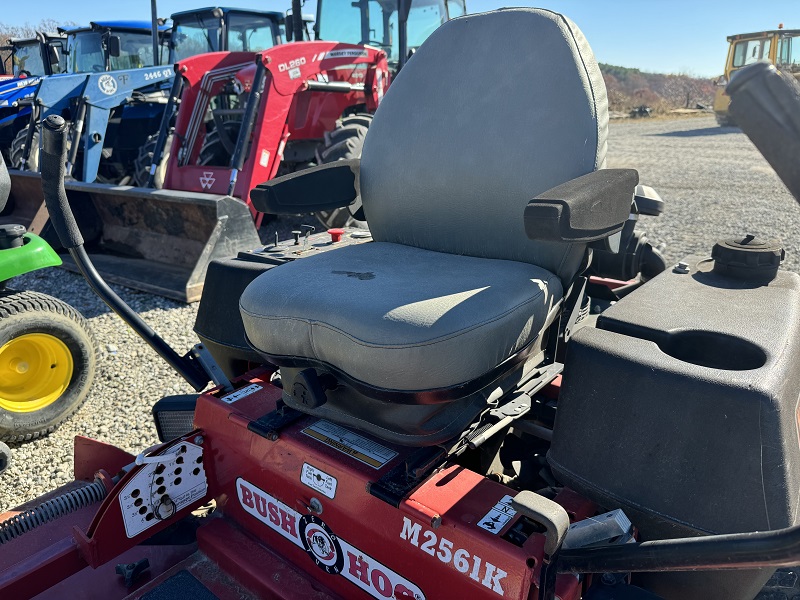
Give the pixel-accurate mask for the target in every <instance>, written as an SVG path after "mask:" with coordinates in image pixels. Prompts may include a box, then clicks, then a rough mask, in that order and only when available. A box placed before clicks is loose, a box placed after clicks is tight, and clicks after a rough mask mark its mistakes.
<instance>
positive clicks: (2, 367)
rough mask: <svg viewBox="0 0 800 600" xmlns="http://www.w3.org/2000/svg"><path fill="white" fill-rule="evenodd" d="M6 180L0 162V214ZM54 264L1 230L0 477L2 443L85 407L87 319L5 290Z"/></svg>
mask: <svg viewBox="0 0 800 600" xmlns="http://www.w3.org/2000/svg"><path fill="white" fill-rule="evenodd" d="M10 189H11V180H10V178H9V175H8V171H7V169H6V166H5V163H4V162H3V160H2V158H0V211H2V209H3V207H4V206H5V203H6V201H7V199H8V195H9V191H10ZM60 264H61V259H60V258H59V257H58V255H57V254H56V253H55V252H54V251H53V249H52V248H51V247H50V246H49V245H48V244H47V242H45V241H44V240H43V239H42V238H40V237H39V236H37V235H34V234H32V233H27V232H26V231H25V228H24V227H23V226H22V225H0V473H2V471H4V470H5V469H6V468H7V467H8V464H9V460H10V451H9V449H8V446H6V444H5V443H4V442H24V441H27V440H32V439H35V438H38V437H40V436H42V435H46V434H48V433H51V432H52V431H53V430H54V429H55V428H56V427H58V425H59V424H60V423H61V422H62V421H64V420H65V419H66V418H67V417H69V416H70V415H71V414H72V413H74V412H75V411H76V410H77V409H78V408H79V407H80V406H81V405H82V404H83V403H84V401H85V400H86V397H87V396H88V394H89V388H90V387H91V385H92V380H93V379H94V374H95V368H96V364H97V353H96V343H95V341H94V338H93V336H92V334H91V332H90V330H89V327H88V324H87V322H86V320H85V319H84V318H83V316H81V314H80V313H79V312H78V311H77V310H75V309H74V308H73V307H72V306H70V305H69V304H66V303H64V302H62V301H61V300H58V299H57V298H53V297H52V296H48V295H46V294H41V293H39V292H33V291H24V290H15V289H11V288H9V287H7V283H8V282H9V280H11V279H12V278H13V277H17V276H19V275H24V274H25V273H30V272H31V271H35V270H37V269H43V268H46V267H54V266H57V265H60Z"/></svg>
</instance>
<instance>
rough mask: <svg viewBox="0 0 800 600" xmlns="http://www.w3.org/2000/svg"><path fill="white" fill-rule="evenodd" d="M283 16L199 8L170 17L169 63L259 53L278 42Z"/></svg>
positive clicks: (274, 12)
mask: <svg viewBox="0 0 800 600" xmlns="http://www.w3.org/2000/svg"><path fill="white" fill-rule="evenodd" d="M283 21H284V18H283V14H282V13H280V12H276V11H262V10H243V9H238V8H218V7H214V8H201V9H197V10H188V11H184V12H179V13H175V14H173V15H172V37H171V42H170V63H176V62H178V61H180V60H183V59H185V58H189V57H190V56H196V55H198V54H205V53H206V52H237V51H240V52H260V51H262V50H267V49H268V48H272V47H273V46H276V45H277V44H279V43H280V42H281V25H282V24H283Z"/></svg>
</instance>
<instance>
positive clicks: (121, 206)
mask: <svg viewBox="0 0 800 600" xmlns="http://www.w3.org/2000/svg"><path fill="white" fill-rule="evenodd" d="M11 175H12V185H11V190H12V192H11V195H12V198H13V200H14V202H15V207H19V208H15V209H14V210H13V212H12V213H11V215H9V216H7V217H0V220H7V219H10V220H13V221H14V222H21V223H22V224H23V225H26V226H30V228H31V230H33V231H35V232H38V233H40V234H41V235H42V236H43V237H45V239H47V240H48V241H51V242H53V243H55V240H54V239H53V238H54V236H53V235H52V234H51V233H50V232H49V226H48V225H47V213H46V209H45V208H44V205H43V203H42V201H43V197H42V188H41V179H40V177H39V174H38V173H27V172H24V173H23V172H20V171H12V173H11ZM65 187H66V190H67V196H68V197H69V201H70V205H71V206H72V209H73V212H74V213H75V216H76V219H77V221H78V225H79V226H80V227H81V230H82V232H84V238H85V240H86V242H87V250H88V252H89V255H90V256H91V258H92V260H93V261H94V264H95V267H97V270H98V271H99V272H100V274H101V275H102V276H103V277H105V278H106V279H107V280H108V281H111V282H113V283H118V284H120V285H124V286H127V287H131V288H134V289H137V290H143V291H146V292H150V293H152V294H158V295H160V296H165V297H167V298H174V299H175V300H180V301H182V302H196V301H198V300H199V299H200V296H201V294H202V292H203V281H204V280H205V276H206V270H207V268H208V263H209V262H210V261H212V260H214V259H219V258H231V257H234V256H236V255H237V254H238V253H239V252H240V251H244V250H252V249H254V248H257V247H259V246H260V242H259V238H258V233H257V232H256V228H255V225H254V223H253V218H252V216H251V214H250V210H249V209H248V207H247V205H246V204H245V203H244V202H242V201H241V200H238V199H236V198H232V197H230V196H224V195H218V194H201V193H196V192H184V191H175V190H152V189H145V188H134V187H129V186H111V185H105V184H99V183H83V182H79V181H72V182H68V183H66V186H65ZM37 211H38V214H37ZM63 258H64V265H63V266H64V268H67V269H70V270H76V267H75V264H74V263H73V262H72V260H71V259H70V258H69V257H67V256H65V257H63Z"/></svg>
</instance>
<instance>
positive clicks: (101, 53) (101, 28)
mask: <svg viewBox="0 0 800 600" xmlns="http://www.w3.org/2000/svg"><path fill="white" fill-rule="evenodd" d="M59 31H60V32H62V33H64V34H66V36H67V50H66V52H67V56H68V60H67V72H68V73H102V72H103V71H120V70H123V69H140V68H142V67H152V66H154V65H156V64H166V62H167V55H168V44H167V41H168V37H169V27H167V26H164V25H161V26H159V28H158V32H159V39H160V42H161V46H160V48H161V49H160V51H159V54H160V56H159V57H158V61H157V62H156V61H155V60H153V39H152V33H151V32H152V27H151V24H150V22H147V21H103V22H92V23H90V24H89V27H75V28H68V29H62V28H59Z"/></svg>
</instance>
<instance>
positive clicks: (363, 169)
mask: <svg viewBox="0 0 800 600" xmlns="http://www.w3.org/2000/svg"><path fill="white" fill-rule="evenodd" d="M475 49H479V50H480V52H474V50H475ZM508 56H516V57H518V64H517V65H516V69H515V70H514V71H508V70H506V71H496V72H495V77H493V78H492V79H491V80H488V79H485V78H483V79H482V78H480V77H476V76H475V75H477V74H481V73H486V72H487V71H488V70H489V69H491V68H492V66H493V65H496V64H499V63H500V62H502V60H504V59H505V58H506V57H508ZM542 57H546V58H547V60H542ZM444 67H446V68H444ZM432 80H435V81H437V82H438V83H439V84H440V88H439V89H438V92H439V93H437V94H435V95H429V101H428V102H426V103H417V102H414V99H415V98H418V97H420V95H423V94H425V93H426V92H428V91H429V87H428V86H429V85H430V82H431V81H432ZM728 89H729V93H730V94H731V97H732V98H733V102H732V105H731V106H732V110H733V111H734V113H735V114H736V116H737V119H739V121H740V123H741V124H742V126H743V128H744V130H745V131H746V132H747V133H748V134H749V135H750V137H751V139H753V141H754V143H755V144H756V145H757V147H759V149H761V150H762V152H763V153H764V155H765V157H766V158H767V159H768V161H769V162H770V164H772V165H773V167H774V168H775V169H776V171H777V172H778V174H779V175H780V177H781V178H782V179H783V180H784V182H785V183H786V184H787V187H789V189H790V190H791V191H792V192H793V194H794V195H795V196H796V197H797V199H798V200H799V201H800V180H799V179H798V176H797V169H796V168H795V164H794V162H792V161H791V156H796V153H797V152H800V127H798V126H797V119H796V115H797V114H798V112H800V107H798V103H800V101H799V100H798V98H800V86H798V84H797V83H796V82H795V81H794V80H793V78H791V77H788V76H785V75H782V74H780V73H779V72H778V71H776V70H775V69H774V67H772V66H770V65H765V64H758V65H754V66H752V67H749V68H748V69H745V70H743V71H742V73H741V74H739V75H737V77H736V78H734V80H733V81H732V82H731V84H730V86H729V88H728ZM764 90H768V92H765V91H764ZM468 91H469V92H471V93H469V94H468V93H467V92H468ZM453 106H458V108H459V110H457V111H456V110H452V107H453ZM489 108H491V109H493V110H497V111H500V112H502V113H503V114H513V115H514V116H515V118H514V119H507V120H500V121H493V122H491V123H489V122H487V121H486V120H485V119H483V120H482V119H481V118H480V117H481V116H483V115H485V114H486V111H487V109H489ZM448 109H449V110H448ZM607 114H608V106H607V100H606V94H605V88H604V83H603V79H602V76H601V75H600V71H599V69H598V68H597V63H596V61H595V59H594V57H593V55H592V52H591V49H590V48H589V46H588V43H587V41H586V40H585V38H584V37H583V35H582V33H581V31H580V30H579V29H578V27H577V26H576V25H575V24H574V23H573V22H572V21H570V20H569V19H567V18H566V17H564V16H562V15H560V14H557V13H553V12H551V11H547V10H541V9H529V8H525V9H503V10H499V11H493V12H488V13H484V14H480V15H470V16H468V17H465V18H459V19H454V20H452V21H450V22H449V23H447V24H446V25H444V26H443V27H442V28H441V29H439V30H438V31H437V32H435V33H434V34H433V35H432V36H431V37H430V38H429V39H428V40H426V41H425V42H424V43H423V44H422V45H421V46H420V47H419V49H418V50H417V52H416V54H415V57H414V59H413V60H411V61H409V62H408V63H407V64H406V65H405V66H404V67H403V73H402V75H401V76H400V77H398V78H397V79H396V80H395V82H394V84H393V86H392V88H391V89H390V90H389V92H388V93H387V95H386V97H385V99H384V100H383V102H382V105H381V108H380V110H379V111H377V113H376V115H375V121H374V124H373V126H372V127H371V128H370V132H369V134H368V137H367V140H366V142H365V144H364V151H363V154H362V157H361V159H357V160H348V161H339V162H337V163H333V164H328V165H321V166H316V167H312V168H309V169H306V170H303V171H301V172H298V173H292V174H289V175H285V176H282V177H277V178H275V179H273V180H271V181H268V182H265V183H263V184H261V185H259V186H258V188H257V189H256V190H254V191H253V193H252V194H251V201H252V202H253V204H254V206H255V208H256V209H258V210H259V211H260V212H274V213H281V214H291V213H296V212H305V211H313V210H327V209H331V208H332V207H341V206H346V205H349V204H352V203H353V202H355V200H356V197H359V196H360V198H361V202H362V204H363V209H364V212H365V214H366V216H367V218H368V219H369V222H370V234H368V235H365V233H364V232H363V231H352V230H351V231H344V232H334V233H332V234H331V238H330V239H329V240H323V239H322V237H321V236H320V234H318V235H317V236H315V237H314V239H309V240H307V242H306V243H302V244H301V243H300V242H299V241H298V244H293V243H291V242H289V243H288V244H277V245H276V246H274V247H271V248H264V249H263V250H259V251H258V252H254V253H250V254H249V255H247V256H241V257H238V258H237V259H235V260H229V261H225V262H224V263H222V264H220V266H219V272H220V273H221V274H222V278H221V279H220V280H219V281H218V284H217V285H215V286H213V290H214V294H213V295H212V294H207V295H205V296H204V297H203V300H202V302H201V310H200V311H199V312H198V322H197V325H196V327H197V328H198V330H199V329H201V328H202V329H204V330H206V331H208V326H209V325H212V326H213V327H214V328H216V329H217V331H223V332H226V333H227V334H228V336H229V337H230V340H231V341H230V343H227V344H226V346H227V348H226V349H225V350H226V351H227V352H228V353H229V355H230V356H237V355H238V357H239V358H241V360H239V361H238V362H229V363H228V365H229V366H230V367H231V368H229V369H222V368H221V365H220V360H219V359H220V358H221V356H222V355H220V354H217V353H215V352H214V351H212V348H210V347H206V346H205V345H204V344H199V345H198V346H196V347H195V348H194V349H193V350H192V351H190V352H189V353H187V354H185V355H181V354H179V353H177V352H175V351H174V350H173V349H171V348H170V347H169V346H168V345H167V344H166V343H165V342H164V341H163V339H161V338H160V337H159V336H158V335H157V334H156V333H155V332H154V331H153V330H152V329H150V328H149V327H148V326H147V325H146V324H145V323H144V322H143V321H142V320H141V318H140V317H139V316H138V315H137V314H136V313H134V312H133V311H132V310H131V309H130V308H129V307H128V306H127V305H125V304H124V303H123V302H122V301H121V300H120V299H119V298H118V297H117V296H116V295H115V294H114V293H113V291H112V290H110V289H109V288H108V286H107V285H106V284H105V282H104V281H103V279H102V278H101V277H100V276H99V275H98V273H97V270H96V269H95V268H94V267H93V265H92V260H91V258H90V257H89V255H88V254H87V252H86V250H85V248H84V245H83V242H84V240H83V238H82V236H81V231H80V228H79V226H78V224H77V223H76V221H75V219H74V217H73V215H72V212H71V210H70V202H69V200H68V198H67V194H66V191H65V190H64V185H63V180H64V164H65V160H64V158H65V156H66V152H67V144H66V125H65V123H64V121H63V119H60V118H59V117H56V116H51V117H49V118H48V119H47V120H46V122H45V123H44V130H43V132H44V136H43V155H42V157H43V171H44V175H45V176H44V179H43V184H44V191H45V199H46V201H47V203H48V208H49V210H50V212H51V215H52V218H53V225H54V228H55V229H56V230H57V232H58V234H59V238H60V239H61V241H62V244H63V246H64V247H65V248H67V249H68V250H69V252H70V254H71V256H72V257H73V260H75V262H76V263H77V264H78V265H80V267H81V271H82V273H83V274H84V276H85V278H86V280H87V282H88V283H89V285H90V286H91V287H92V288H93V289H94V290H95V291H96V292H97V293H98V295H99V296H100V297H101V298H103V300H104V301H105V302H106V303H107V304H108V305H109V306H110V307H111V308H112V309H113V310H114V311H115V312H116V313H117V314H118V315H119V316H120V317H121V318H122V319H123V320H124V321H125V322H126V323H127V324H128V325H130V326H131V327H132V328H133V330H134V331H135V332H136V333H137V334H139V335H140V336H141V337H142V338H143V339H144V340H146V341H147V342H148V343H149V344H150V345H151V347H152V348H153V349H154V350H155V351H156V352H157V353H158V354H159V356H161V357H162V358H163V359H164V360H166V361H167V362H168V363H169V364H170V365H171V367H172V368H173V369H174V370H175V372H176V373H177V374H178V375H179V376H181V377H183V378H184V379H185V380H186V381H187V382H189V383H190V384H191V385H192V386H193V387H194V389H195V390H197V391H198V394H199V395H197V396H193V397H182V398H178V397H170V398H165V399H162V400H161V401H159V402H158V403H157V404H156V406H155V407H154V416H155V418H156V421H157V423H159V424H160V425H159V432H160V433H161V435H162V437H161V439H162V442H161V443H160V444H157V445H155V446H153V447H151V448H149V449H147V450H146V451H144V452H142V453H141V454H139V455H138V456H133V455H131V454H128V453H126V452H125V451H123V450H121V449H119V448H115V447H113V446H110V445H108V444H103V443H100V442H95V441H92V440H90V439H87V438H83V437H78V438H76V440H75V448H74V454H75V481H74V482H73V483H71V484H69V485H67V486H64V487H62V488H60V489H58V490H54V491H53V492H52V493H50V494H48V495H46V496H44V497H42V498H39V499H38V500H37V501H34V502H31V503H28V504H27V505H24V506H21V507H18V508H17V509H15V510H13V511H11V512H9V513H6V514H5V515H3V517H0V593H1V594H3V597H10V598H20V599H24V598H32V597H37V598H40V599H47V598H62V597H69V596H81V597H84V598H88V599H95V598H98V599H99V598H102V599H104V600H106V599H113V598H126V599H129V600H133V599H140V598H141V599H144V600H157V599H161V598H203V599H209V600H211V599H220V600H223V599H224V600H227V599H233V598H237V599H241V598H282V599H300V598H316V599H320V600H322V599H334V598H353V599H362V598H363V599H368V598H376V599H389V598H394V599H397V600H400V599H414V600H425V599H430V600H434V599H436V600H438V599H448V598H475V599H490V598H491V599H496V598H506V599H513V600H555V599H556V598H559V599H561V600H609V599H625V600H695V599H697V600H699V599H703V600H752V599H753V598H756V597H757V596H758V597H759V598H762V599H766V598H776V597H791V596H792V595H796V587H797V586H796V582H797V575H796V572H795V571H796V569H795V570H792V569H791V568H792V567H794V566H796V565H798V564H800V521H798V507H799V506H800V495H798V485H797V480H798V475H797V473H796V468H795V465H796V464H797V463H798V461H800V438H799V437H798V430H797V398H798V395H800V377H798V373H800V276H798V274H796V273H792V272H788V271H785V270H782V269H781V268H780V265H781V261H782V259H783V256H784V254H783V250H782V249H781V246H780V244H778V243H777V242H772V241H767V240H758V239H756V238H754V237H753V236H749V235H742V236H737V237H736V238H735V239H729V240H724V241H722V242H718V243H717V244H716V245H715V246H714V247H713V249H712V250H711V252H710V255H699V256H693V257H687V258H686V259H685V260H683V261H681V262H680V263H678V264H676V265H674V266H671V267H669V268H665V267H666V265H665V264H663V262H662V264H661V266H660V268H659V269H656V271H657V272H650V273H649V274H648V276H647V277H642V279H641V280H640V281H639V285H637V286H636V287H635V289H633V291H630V290H628V291H629V293H624V292H622V291H621V287H620V285H621V284H622V283H623V282H622V281H620V279H621V278H623V277H624V276H625V275H624V274H625V273H627V272H628V271H627V269H628V268H629V266H630V265H629V263H628V261H627V260H619V261H617V262H616V263H614V261H610V262H607V261H603V262H602V264H595V265H593V267H592V269H593V271H592V272H590V271H588V270H587V266H588V265H589V264H590V263H591V262H592V261H591V258H592V256H593V255H594V253H595V252H599V253H607V254H612V255H614V254H619V253H620V252H621V251H623V250H624V246H623V244H622V238H624V237H625V236H626V235H628V234H629V233H630V231H629V229H630V227H631V225H630V223H631V221H632V215H634V216H635V215H637V213H638V212H639V210H640V205H641V207H646V208H644V210H650V209H652V208H653V207H654V206H656V205H658V204H659V201H658V199H657V198H656V197H655V195H654V194H652V193H650V192H647V190H645V189H644V188H643V187H641V186H638V187H637V184H638V181H639V177H638V173H637V172H636V171H635V170H633V169H606V168H605V159H606V151H607V133H608V131H607V126H608V120H607ZM463 123H468V124H469V125H470V126H469V127H468V128H463ZM553 123H559V124H560V125H559V127H557V128H554V127H553ZM476 128H477V130H476ZM476 133H477V134H479V135H480V136H481V139H482V140H483V143H482V144H472V145H470V144H467V143H465V140H469V139H473V138H474V136H475V135H476ZM787 148H788V149H789V150H790V151H791V152H790V153H787V151H786V149H787ZM501 155H502V157H503V160H497V158H496V157H497V156H501ZM453 156H456V157H457V158H458V160H444V158H446V157H453ZM475 165H480V167H481V168H480V169H476V168H475ZM642 194H644V195H642ZM626 232H628V234H626ZM651 253H652V250H651ZM656 262H658V261H655V262H653V263H651V267H652V266H654V265H655V264H656ZM614 264H615V265H616V266H611V265H614ZM603 265H605V266H603ZM590 273H591V276H592V277H599V279H595V281H594V282H593V283H594V284H595V285H606V287H607V288H608V289H609V290H612V291H613V290H618V294H619V295H618V296H617V301H616V302H615V303H614V304H613V305H612V306H610V307H609V308H607V309H606V310H604V311H603V312H602V313H600V314H599V315H597V317H596V319H595V318H589V317H588V316H587V315H586V314H585V312H584V310H583V307H584V306H585V305H586V304H585V300H586V298H585V294H584V290H586V289H587V285H588V283H589V281H588V280H589V278H590ZM642 275H645V273H644V272H642ZM614 280H616V281H614ZM232 307H235V310H232V309H231V308H232ZM217 339H218V340H219V339H220V338H217ZM565 350H566V352H565ZM209 382H213V387H211V388H210V389H207V390H206V391H203V390H204V389H205V388H206V386H207V385H208V383H209ZM201 392H202V393H201ZM186 413H189V417H190V421H191V423H189V425H188V427H183V428H181V424H182V423H181V421H185V420H186ZM2 519H5V520H2ZM785 568H789V570H783V569H785ZM776 569H782V570H781V571H778V572H777V573H776ZM765 584H766V585H765Z"/></svg>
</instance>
